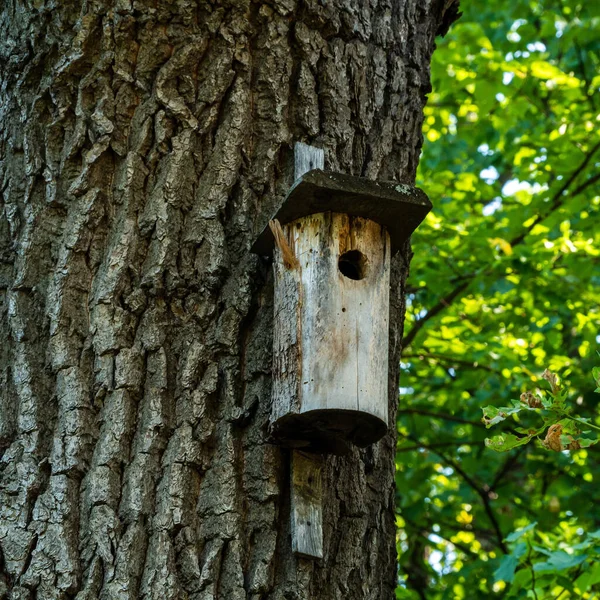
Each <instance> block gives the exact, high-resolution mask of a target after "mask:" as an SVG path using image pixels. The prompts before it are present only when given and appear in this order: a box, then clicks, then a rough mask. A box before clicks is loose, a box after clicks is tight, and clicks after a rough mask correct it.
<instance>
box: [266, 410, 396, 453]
mask: <svg viewBox="0 0 600 600" xmlns="http://www.w3.org/2000/svg"><path fill="white" fill-rule="evenodd" d="M387 426H388V425H387V423H386V422H385V421H382V420H381V419H380V418H379V417H376V416H374V415H370V414H368V413H365V412H362V411H358V410H336V409H332V408H327V409H321V410H311V411H309V412H304V413H300V414H295V415H288V416H286V417H283V418H281V419H279V420H278V421H277V423H276V424H275V425H274V427H273V430H272V436H273V439H274V441H276V442H277V443H278V444H280V445H282V446H288V447H290V448H298V449H304V450H307V451H310V452H322V453H327V454H337V455H344V454H348V452H349V451H350V444H354V445H355V446H359V447H361V448H363V447H365V446H368V445H369V444H371V443H373V440H379V439H381V438H382V437H383V436H384V435H385V432H386V431H387Z"/></svg>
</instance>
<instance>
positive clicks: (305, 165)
mask: <svg viewBox="0 0 600 600" xmlns="http://www.w3.org/2000/svg"><path fill="white" fill-rule="evenodd" d="M324 166H325V152H324V151H323V149H322V148H313V147H312V146H308V145H307V144H302V143H301V142H297V143H296V145H295V147H294V175H295V177H296V179H298V178H299V177H302V175H304V174H305V173H307V172H309V171H311V170H312V169H322V168H323V167H324ZM297 275H298V277H300V276H301V268H300V269H299V270H298V273H297ZM301 293H302V289H301V283H300V281H298V294H299V296H298V306H297V310H298V312H297V315H295V316H297V318H296V319H295V322H296V323H297V324H298V325H297V335H298V340H297V342H298V343H301V335H302V325H301V322H300V318H301V314H300V311H301V307H302V302H301V301H300V300H301ZM281 316H283V315H281ZM297 359H298V364H297V368H298V375H297V376H298V377H301V368H302V362H301V361H302V357H301V352H300V353H299V355H297ZM294 383H296V382H294ZM297 384H298V388H297V389H296V396H295V398H294V399H293V400H292V399H291V398H290V399H289V401H290V404H293V405H294V408H295V410H296V411H297V410H299V406H298V402H299V401H300V397H301V390H300V389H299V387H300V385H301V381H300V380H298V382H297ZM290 408H291V407H290ZM290 467H291V485H290V490H291V491H290V494H291V502H290V505H291V515H290V527H291V531H292V552H294V553H295V554H298V555H299V556H304V557H308V558H323V487H322V486H323V484H322V481H323V479H322V470H323V458H322V457H321V456H318V455H316V454H305V453H303V452H300V451H298V450H293V451H292V457H291V465H290Z"/></svg>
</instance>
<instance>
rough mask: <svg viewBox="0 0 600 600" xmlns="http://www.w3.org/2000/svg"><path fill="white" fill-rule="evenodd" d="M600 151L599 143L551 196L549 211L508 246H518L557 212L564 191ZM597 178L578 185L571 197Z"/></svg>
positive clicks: (536, 219) (539, 216) (535, 220)
mask: <svg viewBox="0 0 600 600" xmlns="http://www.w3.org/2000/svg"><path fill="white" fill-rule="evenodd" d="M598 150H600V142H598V143H597V144H596V145H595V146H594V147H593V148H592V149H591V150H590V151H589V152H588V153H587V155H586V156H585V158H584V159H583V161H582V163H581V164H580V165H579V166H578V167H577V168H576V169H575V170H574V171H573V172H572V173H571V175H570V177H569V178H568V179H567V180H566V181H565V182H564V183H563V185H562V186H561V187H560V189H559V190H558V191H557V192H556V193H555V194H554V196H552V200H551V204H550V209H549V210H548V211H546V212H545V213H544V214H539V215H538V216H537V217H536V218H535V219H534V220H533V222H532V223H531V225H529V226H528V227H526V228H525V230H524V231H522V232H521V233H520V234H519V235H518V236H517V237H515V238H513V239H512V240H511V241H510V245H511V246H516V245H518V244H520V243H521V242H522V241H523V240H524V239H525V237H526V236H527V234H528V233H529V232H530V231H531V230H532V229H533V228H534V227H535V226H536V225H537V224H538V223H541V222H542V221H543V220H544V219H547V218H548V217H549V216H550V215H551V214H552V213H553V212H554V211H555V210H557V209H558V208H560V206H561V205H562V204H563V202H564V200H565V198H566V191H567V190H568V189H569V187H570V185H571V184H572V183H573V182H574V181H575V179H577V177H579V175H581V173H582V171H583V170H584V169H585V168H586V167H587V166H588V163H589V162H590V161H591V160H592V158H593V157H594V154H596V152H597V151H598ZM597 178H598V175H595V176H594V177H592V178H590V179H588V181H587V182H584V184H582V185H580V186H579V187H578V188H576V189H575V190H574V191H573V192H572V194H571V196H576V195H577V194H580V193H581V192H582V191H583V190H584V189H585V188H586V187H588V185H591V184H592V183H594V181H596V180H597Z"/></svg>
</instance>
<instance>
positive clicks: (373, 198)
mask: <svg viewBox="0 0 600 600" xmlns="http://www.w3.org/2000/svg"><path fill="white" fill-rule="evenodd" d="M430 210H431V202H430V201H429V199H428V198H427V195H426V194H425V193H424V192H423V191H422V190H420V189H419V188H416V187H413V186H410V185H406V184H404V183H398V182H394V181H371V180H369V179H366V178H364V177H354V176H353V175H345V174H342V173H333V172H331V171H323V170H320V169H316V170H312V171H310V172H308V173H305V174H304V175H302V177H301V178H300V179H297V180H296V182H295V183H294V185H293V186H292V188H291V189H290V191H289V193H288V195H287V196H286V198H285V200H284V201H283V203H282V205H281V206H280V207H279V210H278V211H277V212H276V213H275V215H274V216H273V217H272V218H273V219H277V220H278V221H279V222H280V223H281V224H282V225H284V224H286V223H290V222H292V221H295V220H297V219H299V218H301V217H305V216H308V215H313V214H318V213H321V212H326V211H331V212H338V213H344V214H347V215H351V216H357V217H364V218H365V219H370V220H371V221H375V222H376V223H379V224H380V225H384V226H385V227H386V229H387V230H388V233H389V234H390V239H391V251H392V254H395V253H396V252H397V251H398V250H400V249H401V248H402V246H403V244H404V243H405V242H406V240H408V238H409V237H410V236H411V234H412V233H413V231H414V230H415V229H416V228H417V227H418V226H419V224H420V223H421V222H422V221H423V219H424V218H425V217H426V215H427V213H428V212H429V211H430ZM273 244H274V240H273V234H272V232H271V230H270V229H269V227H268V226H265V227H264V228H263V229H262V231H261V233H260V234H259V235H258V236H257V239H256V241H255V242H254V244H253V246H252V252H254V253H256V254H260V255H263V256H266V255H269V254H271V252H272V249H273Z"/></svg>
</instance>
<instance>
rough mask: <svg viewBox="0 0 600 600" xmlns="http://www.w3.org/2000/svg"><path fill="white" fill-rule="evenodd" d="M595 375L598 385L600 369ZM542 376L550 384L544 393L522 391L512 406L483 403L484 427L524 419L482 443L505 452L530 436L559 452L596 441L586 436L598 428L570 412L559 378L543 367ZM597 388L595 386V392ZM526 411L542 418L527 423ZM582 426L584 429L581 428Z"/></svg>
mask: <svg viewBox="0 0 600 600" xmlns="http://www.w3.org/2000/svg"><path fill="white" fill-rule="evenodd" d="M593 374H594V378H595V379H596V382H597V385H600V382H599V379H600V369H598V367H594V369H593ZM542 377H543V378H544V379H545V380H546V381H548V382H549V383H550V390H549V391H547V392H546V393H545V394H544V393H543V392H541V393H540V392H538V394H537V395H536V394H533V393H532V392H523V393H522V394H521V397H520V398H519V399H518V400H511V406H501V407H500V408H497V407H496V406H493V405H492V406H484V407H483V409H482V410H483V422H484V423H485V426H486V427H488V428H489V427H492V426H494V425H496V424H497V423H501V422H502V421H504V420H505V419H507V418H509V417H513V418H515V419H518V420H519V421H522V422H523V425H525V426H521V427H517V428H516V430H515V431H516V433H517V434H519V435H515V434H513V433H505V434H500V435H495V436H494V437H493V438H486V439H485V445H486V446H487V447H488V448H491V449H492V450H496V451H498V452H507V451H508V450H512V449H513V448H516V447H517V446H522V445H523V444H527V443H528V442H530V441H531V440H532V439H535V440H538V441H539V442H540V443H541V445H542V447H543V448H546V449H547V450H554V451H555V452H562V451H563V450H580V449H581V448H589V447H590V446H592V445H593V444H596V443H597V442H598V441H599V440H598V439H597V438H596V439H595V438H590V437H589V436H587V435H581V434H582V433H583V434H587V433H589V430H590V429H595V430H596V431H600V427H598V426H597V425H594V424H593V423H591V422H590V419H585V418H582V417H578V416H576V415H574V414H573V408H572V407H571V406H569V404H568V402H567V398H568V395H569V390H568V388H566V387H562V386H561V385H560V384H559V382H558V377H557V376H556V375H555V374H554V373H551V372H550V371H548V369H546V370H545V371H544V373H543V374H542ZM599 389H600V388H596V390H595V391H598V390H599ZM528 413H534V414H536V416H539V417H540V418H541V421H542V424H541V426H540V424H539V420H538V422H537V423H534V424H531V423H527V421H530V419H528V418H527V417H528V416H529V415H528ZM582 427H584V428H586V429H587V431H582V429H581V428H582ZM543 433H545V434H546V436H545V438H544V440H543V441H542V440H540V437H539V436H540V435H541V434H543Z"/></svg>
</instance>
